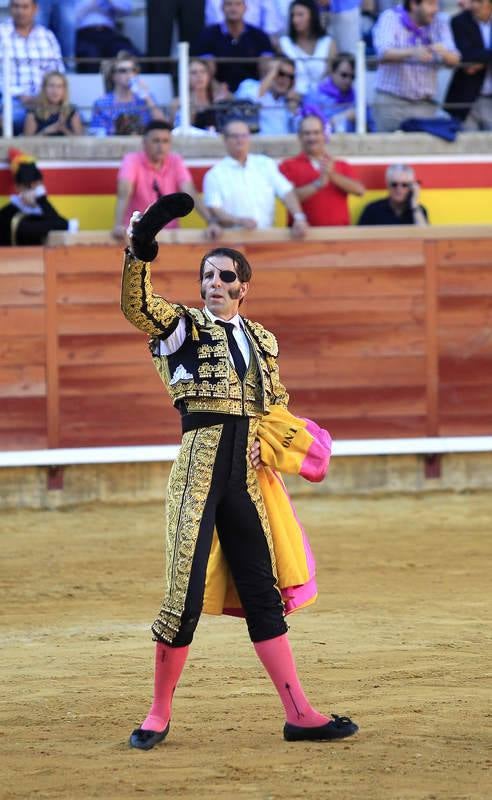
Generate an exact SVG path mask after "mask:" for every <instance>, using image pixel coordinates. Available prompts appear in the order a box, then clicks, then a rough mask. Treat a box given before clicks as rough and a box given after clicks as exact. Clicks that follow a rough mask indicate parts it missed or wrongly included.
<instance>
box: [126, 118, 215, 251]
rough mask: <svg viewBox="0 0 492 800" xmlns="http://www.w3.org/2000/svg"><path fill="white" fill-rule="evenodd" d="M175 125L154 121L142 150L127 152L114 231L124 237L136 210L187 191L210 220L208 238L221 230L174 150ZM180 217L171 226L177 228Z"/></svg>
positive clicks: (197, 208)
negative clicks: (169, 195)
mask: <svg viewBox="0 0 492 800" xmlns="http://www.w3.org/2000/svg"><path fill="white" fill-rule="evenodd" d="M171 145H172V127H171V125H170V123H169V122H162V121H160V120H155V121H154V122H150V123H149V124H148V125H147V127H146V129H145V131H144V135H143V139H142V150H139V151H138V152H135V153H127V154H126V156H125V157H124V158H123V161H122V163H121V166H120V169H119V172H118V186H117V198H116V211H115V222H114V227H113V231H112V235H113V237H114V238H115V239H117V240H119V241H122V240H124V239H125V238H126V229H127V227H128V223H129V221H130V217H131V215H132V214H133V212H134V211H141V210H142V209H146V208H147V206H149V205H151V204H152V203H155V201H156V200H157V199H158V198H159V197H162V196H163V195H165V194H173V193H174V192H187V194H189V195H191V196H192V197H193V200H194V201H195V208H196V210H197V211H198V213H199V214H200V216H201V217H203V219H204V220H205V222H206V223H207V226H208V227H207V231H206V236H207V238H211V239H214V238H216V236H218V235H219V234H220V232H221V229H220V226H219V225H218V224H217V223H216V221H215V219H214V217H213V215H212V214H211V213H210V212H209V211H208V210H207V209H206V208H205V206H204V204H203V202H202V200H201V198H200V197H199V195H198V192H197V191H196V189H195V187H194V185H193V180H192V177H191V175H190V172H189V170H188V168H187V166H186V165H185V163H184V161H183V159H182V158H181V156H179V155H178V154H177V153H172V152H171ZM177 225H178V223H177V220H173V221H172V222H170V223H169V225H168V226H167V227H169V228H176V227H177Z"/></svg>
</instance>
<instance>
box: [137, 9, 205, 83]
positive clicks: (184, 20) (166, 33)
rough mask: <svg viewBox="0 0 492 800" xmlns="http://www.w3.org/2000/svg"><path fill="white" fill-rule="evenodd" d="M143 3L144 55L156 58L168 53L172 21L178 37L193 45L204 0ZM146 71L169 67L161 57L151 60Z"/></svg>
mask: <svg viewBox="0 0 492 800" xmlns="http://www.w3.org/2000/svg"><path fill="white" fill-rule="evenodd" d="M145 5H146V9H147V55H148V56H151V57H152V58H156V59H163V58H168V57H169V56H170V54H171V45H172V41H173V31H174V26H175V24H176V25H177V29H178V41H180V42H189V43H190V47H191V48H193V47H194V45H195V43H196V42H197V41H198V39H199V36H200V34H201V32H202V30H203V26H204V24H205V22H204V20H205V0H147V2H146V4H145ZM192 52H194V51H193V50H192ZM149 71H155V72H171V71H172V70H171V69H170V68H169V66H168V65H167V64H165V63H164V62H163V61H161V62H160V63H159V62H156V63H155V64H151V65H150V69H149Z"/></svg>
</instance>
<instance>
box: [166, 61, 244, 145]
mask: <svg viewBox="0 0 492 800" xmlns="http://www.w3.org/2000/svg"><path fill="white" fill-rule="evenodd" d="M189 78H190V124H191V125H193V126H194V127H195V128H202V129H208V130H211V129H212V130H217V127H218V125H217V109H216V108H215V107H214V106H215V104H216V103H219V102H223V101H224V100H228V99H229V98H230V97H232V95H231V93H230V92H229V90H228V88H227V85H226V84H225V83H222V84H220V83H219V82H218V81H216V80H215V79H214V78H213V75H212V69H211V64H210V61H208V60H207V59H205V58H192V59H191V60H190V71H189ZM179 105H180V101H179V97H176V98H175V99H174V100H173V102H172V104H171V119H172V122H173V125H174V127H175V128H177V127H179V125H180V124H181V114H180V109H179Z"/></svg>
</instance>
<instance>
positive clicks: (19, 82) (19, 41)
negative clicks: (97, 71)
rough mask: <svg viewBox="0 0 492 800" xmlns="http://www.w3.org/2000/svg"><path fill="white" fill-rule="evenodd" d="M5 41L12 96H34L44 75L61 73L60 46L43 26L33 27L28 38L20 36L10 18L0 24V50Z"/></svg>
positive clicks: (62, 65) (62, 68) (52, 34)
mask: <svg viewBox="0 0 492 800" xmlns="http://www.w3.org/2000/svg"><path fill="white" fill-rule="evenodd" d="M7 42H8V46H9V47H10V52H11V56H12V57H11V59H10V64H11V66H10V69H11V76H10V89H11V91H12V94H13V95H22V94H25V95H36V94H38V92H39V90H40V89H41V83H42V81H43V75H44V74H45V73H46V72H51V71H53V70H56V71H57V72H65V66H64V64H63V58H62V54H61V50H60V45H59V44H58V41H57V39H56V38H55V35H54V33H52V32H51V31H49V30H48V28H45V27H43V25H34V27H33V28H32V30H31V31H30V33H29V34H28V36H21V35H20V34H18V33H17V31H16V29H15V26H14V23H13V21H12V20H11V19H9V20H7V21H6V22H2V23H1V24H0V43H1V46H2V50H4V49H5V47H6V43H7ZM0 91H1V89H0Z"/></svg>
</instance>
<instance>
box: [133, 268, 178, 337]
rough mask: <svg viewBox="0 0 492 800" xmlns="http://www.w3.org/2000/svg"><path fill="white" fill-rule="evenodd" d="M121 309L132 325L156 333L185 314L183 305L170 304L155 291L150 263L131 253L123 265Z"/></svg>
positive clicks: (161, 331) (162, 330)
mask: <svg viewBox="0 0 492 800" xmlns="http://www.w3.org/2000/svg"><path fill="white" fill-rule="evenodd" d="M142 277H143V279H144V280H143V287H142ZM144 309H147V311H146V312H145V310H144ZM121 310H122V311H123V314H124V315H125V317H126V318H127V320H128V321H129V322H131V323H132V325H135V327H136V328H138V329H139V330H141V331H144V332H145V333H150V334H151V335H154V336H155V335H158V334H161V333H163V332H164V331H165V329H166V328H168V327H169V326H170V325H171V324H172V323H173V322H175V320H176V319H179V318H180V317H182V316H183V314H184V313H185V309H184V308H183V307H182V306H178V305H174V304H173V303H169V302H168V301H167V300H165V299H164V298H163V297H160V296H159V295H157V294H154V291H153V288H152V282H151V274H150V264H146V263H145V262H144V261H139V260H138V259H137V258H135V257H133V256H131V255H130V254H129V253H127V254H126V255H125V261H124V265H123V278H122V285H121Z"/></svg>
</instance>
